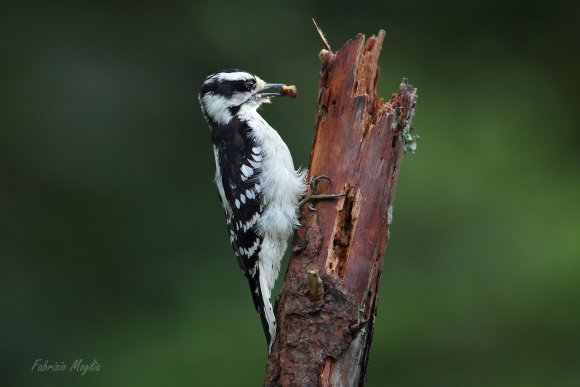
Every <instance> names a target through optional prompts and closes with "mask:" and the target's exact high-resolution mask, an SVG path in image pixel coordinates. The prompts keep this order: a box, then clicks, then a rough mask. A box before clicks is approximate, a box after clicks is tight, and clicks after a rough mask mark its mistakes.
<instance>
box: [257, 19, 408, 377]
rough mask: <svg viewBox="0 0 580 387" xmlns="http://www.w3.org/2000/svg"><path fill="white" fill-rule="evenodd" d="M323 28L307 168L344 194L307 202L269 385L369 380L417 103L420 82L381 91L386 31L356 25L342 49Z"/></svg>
mask: <svg viewBox="0 0 580 387" xmlns="http://www.w3.org/2000/svg"><path fill="white" fill-rule="evenodd" d="M318 31H320V29H318ZM319 33H320V32H319ZM320 35H321V38H323V44H324V45H325V48H324V49H323V50H322V51H321V55H320V58H321V60H322V70H321V72H320V93H319V97H318V106H317V110H316V129H315V134H314V144H313V147H312V153H311V157H310V168H309V171H310V175H311V176H318V175H328V176H330V177H331V178H332V181H333V182H334V184H333V187H334V190H336V191H338V192H340V191H343V192H346V195H345V196H343V197H341V198H339V199H337V200H332V201H323V202H319V203H317V209H318V211H310V210H308V209H307V208H302V210H301V211H302V212H301V215H302V218H301V224H302V226H301V227H300V228H299V229H298V230H297V231H296V234H295V236H294V241H293V245H292V257H291V259H290V263H289V266H288V271H287V272H286V277H285V282H284V286H283V288H282V291H281V293H280V297H279V300H278V303H277V304H276V317H277V320H278V333H277V335H276V339H275V341H274V344H273V347H272V351H271V354H270V358H269V363H268V368H267V373H266V379H265V382H264V383H265V385H266V386H317V385H318V386H363V385H364V383H365V379H366V367H367V362H368V354H369V349H370V345H371V341H372V334H373V326H374V318H375V315H376V310H377V306H376V297H377V292H378V287H379V279H380V276H381V271H382V268H383V256H384V251H385V247H386V244H387V239H388V235H389V225H390V222H391V214H392V205H393V200H394V194H395V187H396V182H397V175H398V172H399V165H400V161H401V157H402V155H403V150H404V148H405V144H406V141H409V139H410V132H411V127H410V125H411V117H412V115H413V111H414V108H415V101H416V89H415V88H414V87H412V86H411V85H409V84H408V83H407V82H406V81H405V82H402V83H401V85H400V87H399V91H398V92H397V93H395V94H393V96H392V97H391V99H390V100H389V101H388V102H384V101H383V100H382V99H380V98H378V97H377V95H376V83H377V79H378V75H379V69H378V66H377V62H378V58H379V53H380V51H381V46H382V43H383V38H384V36H385V32H384V31H382V30H381V31H379V33H378V35H377V36H371V37H370V38H369V39H368V40H366V41H365V37H364V35H360V34H359V35H358V36H357V37H356V39H354V40H351V41H348V42H347V43H346V44H345V45H344V46H343V47H342V48H341V49H340V50H338V51H337V52H336V53H332V52H330V47H329V46H328V43H327V42H326V40H325V39H324V36H323V35H322V33H320ZM322 52H324V53H323V54H322ZM413 149H414V148H413V147H410V149H409V150H413ZM313 268H315V269H316V270H317V271H318V273H319V278H320V279H321V281H322V282H323V283H324V294H323V295H321V299H320V300H318V301H317V300H314V301H313V300H312V299H311V298H310V297H311V296H309V294H310V295H311V294H312V292H311V291H309V289H311V286H312V282H310V283H309V280H308V278H310V277H309V276H305V275H304V273H305V272H308V271H309V270H313Z"/></svg>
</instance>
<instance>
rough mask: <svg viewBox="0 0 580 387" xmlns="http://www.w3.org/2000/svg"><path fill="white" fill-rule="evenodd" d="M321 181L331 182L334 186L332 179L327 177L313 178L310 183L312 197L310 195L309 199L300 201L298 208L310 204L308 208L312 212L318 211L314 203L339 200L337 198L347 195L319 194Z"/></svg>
mask: <svg viewBox="0 0 580 387" xmlns="http://www.w3.org/2000/svg"><path fill="white" fill-rule="evenodd" d="M320 180H328V181H329V182H330V184H332V179H331V178H330V177H328V176H325V175H320V176H312V177H311V178H310V183H309V185H310V195H308V196H307V197H305V198H304V199H302V200H301V201H300V203H298V207H302V206H303V205H305V204H306V203H308V208H309V209H310V211H316V208H314V207H313V206H312V204H313V203H315V202H317V201H319V200H331V199H337V198H340V197H342V196H344V195H345V194H344V193H341V194H319V193H318V184H319V183H320Z"/></svg>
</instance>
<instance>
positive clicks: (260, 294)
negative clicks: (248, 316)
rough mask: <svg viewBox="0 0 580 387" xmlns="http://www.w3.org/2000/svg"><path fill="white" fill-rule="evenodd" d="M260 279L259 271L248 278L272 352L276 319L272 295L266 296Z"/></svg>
mask: <svg viewBox="0 0 580 387" xmlns="http://www.w3.org/2000/svg"><path fill="white" fill-rule="evenodd" d="M259 278H260V273H259V270H256V273H255V275H254V276H253V277H248V282H249V284H250V291H251V292H252V299H253V300H254V306H255V308H256V311H257V312H258V314H259V315H260V320H261V321H262V328H263V329H264V335H265V336H266V341H267V343H268V350H270V349H271V347H272V341H273V339H274V335H275V334H276V319H275V317H274V311H273V308H272V303H271V302H270V295H269V294H265V291H264V287H263V286H262V285H261V284H260V280H259Z"/></svg>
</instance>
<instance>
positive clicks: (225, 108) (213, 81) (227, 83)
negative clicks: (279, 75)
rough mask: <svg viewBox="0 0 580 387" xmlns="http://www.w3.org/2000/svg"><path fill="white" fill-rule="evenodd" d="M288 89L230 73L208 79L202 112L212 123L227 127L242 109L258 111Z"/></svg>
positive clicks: (201, 99)
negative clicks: (283, 90) (284, 89)
mask: <svg viewBox="0 0 580 387" xmlns="http://www.w3.org/2000/svg"><path fill="white" fill-rule="evenodd" d="M284 87H286V85H284V84H282V83H266V82H264V81H263V80H262V79H261V78H260V77H258V76H256V75H252V74H250V73H248V72H245V71H242V70H238V69H228V70H223V71H220V72H217V73H215V74H212V75H210V76H208V77H207V78H206V80H205V82H204V83H203V86H202V88H201V92H200V93H199V102H200V104H201V109H202V111H203V113H204V115H205V116H206V118H207V119H208V121H210V122H211V121H213V122H215V123H218V124H222V125H223V124H227V123H228V122H230V120H231V119H232V117H233V116H234V115H235V114H237V113H238V112H239V111H240V110H241V109H244V110H245V109H251V110H256V109H257V108H258V107H259V106H260V105H261V104H263V103H269V102H270V100H271V99H272V98H274V97H278V96H281V95H288V94H287V93H286V94H284V93H282V89H283V88H284Z"/></svg>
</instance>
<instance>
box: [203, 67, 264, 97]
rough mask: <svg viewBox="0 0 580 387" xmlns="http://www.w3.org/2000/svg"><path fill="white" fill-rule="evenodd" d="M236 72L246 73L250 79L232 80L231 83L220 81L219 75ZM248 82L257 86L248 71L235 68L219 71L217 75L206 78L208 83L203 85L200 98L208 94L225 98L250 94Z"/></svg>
mask: <svg viewBox="0 0 580 387" xmlns="http://www.w3.org/2000/svg"><path fill="white" fill-rule="evenodd" d="M236 72H240V73H246V74H248V77H247V78H245V79H240V80H231V81H230V80H220V79H219V74H229V73H236ZM248 81H249V82H250V85H251V86H252V87H253V85H255V79H254V77H253V76H252V75H251V74H250V73H248V72H247V71H244V70H239V69H235V68H230V69H225V70H222V71H218V72H217V73H214V74H212V75H210V76H208V77H207V78H206V81H205V82H204V84H203V87H202V89H201V92H200V93H199V95H200V97H203V96H204V95H206V94H207V93H213V94H216V95H221V96H223V97H225V98H231V97H232V95H234V93H239V92H241V93H244V92H248V91H249V90H248V87H249V84H248Z"/></svg>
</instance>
